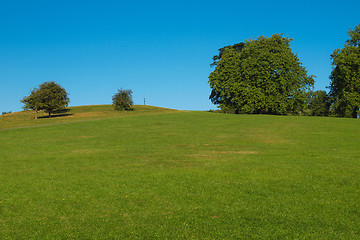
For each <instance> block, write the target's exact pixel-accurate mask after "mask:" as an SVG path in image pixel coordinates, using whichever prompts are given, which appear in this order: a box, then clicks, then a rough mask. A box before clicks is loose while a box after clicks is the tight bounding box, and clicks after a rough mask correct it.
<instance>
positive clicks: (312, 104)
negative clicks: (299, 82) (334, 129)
mask: <svg viewBox="0 0 360 240" xmlns="http://www.w3.org/2000/svg"><path fill="white" fill-rule="evenodd" d="M308 102H309V115H311V116H329V112H330V105H331V103H330V98H329V96H328V94H327V93H326V92H325V91H322V90H319V91H315V92H313V91H310V92H309V99H308Z"/></svg>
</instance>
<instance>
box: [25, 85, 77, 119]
mask: <svg viewBox="0 0 360 240" xmlns="http://www.w3.org/2000/svg"><path fill="white" fill-rule="evenodd" d="M69 101H70V100H69V97H68V93H67V92H66V90H65V89H64V88H62V87H61V86H60V85H58V84H57V83H55V82H54V81H51V82H44V83H42V84H40V85H39V87H38V88H34V89H33V90H32V91H31V93H30V95H29V96H27V97H24V98H23V99H22V100H21V102H22V103H23V104H24V107H23V108H24V109H32V110H35V112H36V114H35V119H37V114H38V111H40V110H45V112H46V113H48V114H49V116H51V113H54V112H56V111H59V110H62V109H64V108H65V107H67V106H68V104H69Z"/></svg>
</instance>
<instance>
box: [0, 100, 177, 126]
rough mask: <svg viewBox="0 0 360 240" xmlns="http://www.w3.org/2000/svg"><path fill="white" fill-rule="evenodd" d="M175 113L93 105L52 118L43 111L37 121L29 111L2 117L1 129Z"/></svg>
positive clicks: (150, 109) (167, 110)
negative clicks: (121, 109)
mask: <svg viewBox="0 0 360 240" xmlns="http://www.w3.org/2000/svg"><path fill="white" fill-rule="evenodd" d="M175 111H176V110H173V109H166V108H160V107H153V106H143V105H135V106H134V111H114V108H113V106H112V105H92V106H80V107H69V108H67V109H66V110H64V111H62V112H59V113H55V114H53V115H52V116H51V117H50V118H49V116H48V114H47V113H45V112H44V111H41V112H39V118H38V119H37V120H35V119H34V117H35V112H34V111H32V110H29V111H22V112H15V113H10V114H5V115H1V116H0V129H6V128H16V127H27V126H38V125H45V124H56V123H66V122H76V121H84V120H97V119H104V118H119V117H125V116H129V115H130V116H132V115H149V114H151V115H152V114H159V113H165V112H168V113H170V112H175Z"/></svg>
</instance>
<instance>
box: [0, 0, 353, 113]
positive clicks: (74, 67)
mask: <svg viewBox="0 0 360 240" xmlns="http://www.w3.org/2000/svg"><path fill="white" fill-rule="evenodd" d="M359 9H360V1H358V0H348V1H313V0H312V1H308V0H305V1H256V0H254V1H226V0H224V1H219V0H217V1H212V0H208V1H196V0H192V1H188V0H183V1H157V0H153V1H121V0H119V1H109V0H101V1H100V0H99V1H91V0H86V1H85V0H84V1H78V0H72V1H67V0H61V1H58V0H48V1H38V0H32V1H18V0H11V1H5V0H0V114H1V112H3V111H13V112H14V111H20V110H21V107H22V104H21V103H20V99H21V98H22V97H24V96H26V95H28V94H29V92H30V90H31V89H33V88H34V87H36V86H38V85H39V84H40V83H42V82H45V81H56V82H57V83H59V84H60V85H61V86H63V87H64V88H65V89H66V90H67V91H68V93H69V95H70V101H71V102H70V106H78V105H93V104H111V98H112V95H113V94H114V93H115V92H116V91H117V89H119V88H124V89H132V90H133V98H134V102H135V104H143V99H144V98H146V104H148V105H154V106H161V107H168V108H175V109H185V110H186V109H188V110H208V109H215V108H216V106H214V105H212V104H211V102H210V101H209V99H208V97H209V94H210V88H209V85H208V75H209V73H210V72H211V71H212V70H213V68H210V63H211V62H212V60H211V58H212V57H213V56H214V55H215V54H217V52H218V51H217V50H218V49H219V48H221V47H223V46H226V45H230V44H235V43H239V42H242V41H244V40H246V39H250V38H251V39H254V38H256V37H258V36H260V35H263V36H271V35H272V34H274V33H283V34H284V35H285V36H286V35H288V36H289V37H291V38H293V39H294V41H293V42H292V44H291V46H292V49H293V52H295V53H297V54H298V56H299V58H300V61H301V62H302V63H303V66H305V67H306V69H307V70H308V73H309V74H313V75H316V76H318V77H317V78H316V84H315V89H323V90H325V87H326V86H328V85H329V83H330V81H329V79H328V77H329V75H330V72H331V61H330V54H331V52H332V51H333V50H334V49H335V48H341V47H342V46H343V44H344V42H345V41H346V40H347V38H348V37H347V31H348V30H349V29H350V28H354V27H355V25H357V24H360V14H359Z"/></svg>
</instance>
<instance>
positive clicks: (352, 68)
mask: <svg viewBox="0 0 360 240" xmlns="http://www.w3.org/2000/svg"><path fill="white" fill-rule="evenodd" d="M348 35H349V37H350V38H349V39H348V40H347V41H346V43H345V45H344V47H343V48H341V49H335V50H334V51H333V53H332V54H331V59H332V67H333V69H332V72H331V75H330V80H331V84H330V96H331V98H332V103H333V106H332V108H333V111H334V112H335V114H336V115H337V116H340V117H353V118H356V117H357V116H358V115H360V24H359V25H357V26H356V27H355V29H354V30H351V29H350V30H349V31H348Z"/></svg>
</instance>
